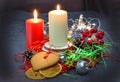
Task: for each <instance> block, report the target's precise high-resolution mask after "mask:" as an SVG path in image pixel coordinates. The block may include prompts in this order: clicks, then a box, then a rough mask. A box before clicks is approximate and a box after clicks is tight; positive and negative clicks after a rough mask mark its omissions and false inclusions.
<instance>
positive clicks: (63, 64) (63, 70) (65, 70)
mask: <svg viewBox="0 0 120 82" xmlns="http://www.w3.org/2000/svg"><path fill="white" fill-rule="evenodd" d="M60 64H61V66H62V70H61V73H66V72H68V70H69V69H70V66H69V65H67V64H65V62H61V63H60Z"/></svg>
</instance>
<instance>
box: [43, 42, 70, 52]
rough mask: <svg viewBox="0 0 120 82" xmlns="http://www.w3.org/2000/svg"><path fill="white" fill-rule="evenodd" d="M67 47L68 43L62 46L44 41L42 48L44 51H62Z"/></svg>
mask: <svg viewBox="0 0 120 82" xmlns="http://www.w3.org/2000/svg"><path fill="white" fill-rule="evenodd" d="M66 49H68V45H67V46H64V47H55V46H54V45H51V44H50V42H46V43H45V44H44V46H43V48H42V50H44V51H49V50H50V51H51V52H57V53H59V52H63V51H64V50H66Z"/></svg>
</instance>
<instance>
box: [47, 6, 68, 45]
mask: <svg viewBox="0 0 120 82" xmlns="http://www.w3.org/2000/svg"><path fill="white" fill-rule="evenodd" d="M67 19H68V17H67V11H65V10H60V6H59V5H57V10H52V11H50V12H49V41H50V44H51V45H53V46H55V47H64V46H67V27H68V23H67V22H68V21H67Z"/></svg>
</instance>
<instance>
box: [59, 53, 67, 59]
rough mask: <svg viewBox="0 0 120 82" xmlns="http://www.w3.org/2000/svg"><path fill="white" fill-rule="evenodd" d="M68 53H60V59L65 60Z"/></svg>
mask: <svg viewBox="0 0 120 82" xmlns="http://www.w3.org/2000/svg"><path fill="white" fill-rule="evenodd" d="M65 58H66V55H65V54H63V53H61V54H60V61H65Z"/></svg>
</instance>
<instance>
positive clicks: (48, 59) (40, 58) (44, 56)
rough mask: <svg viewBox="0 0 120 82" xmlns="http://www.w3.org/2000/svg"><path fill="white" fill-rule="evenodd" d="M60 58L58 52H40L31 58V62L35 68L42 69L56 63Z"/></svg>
mask: <svg viewBox="0 0 120 82" xmlns="http://www.w3.org/2000/svg"><path fill="white" fill-rule="evenodd" d="M59 58H60V57H59V55H58V54H56V53H49V54H48V53H47V52H39V53H37V54H35V55H34V56H33V57H32V58H31V64H32V67H33V69H34V70H40V69H44V68H47V67H50V66H53V65H55V64H56V63H57V62H58V61H59Z"/></svg>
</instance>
